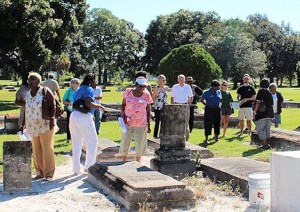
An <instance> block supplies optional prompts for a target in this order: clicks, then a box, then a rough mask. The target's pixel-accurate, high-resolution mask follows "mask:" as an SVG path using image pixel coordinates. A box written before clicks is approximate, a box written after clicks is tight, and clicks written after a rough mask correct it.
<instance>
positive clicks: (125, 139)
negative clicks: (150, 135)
mask: <svg viewBox="0 0 300 212" xmlns="http://www.w3.org/2000/svg"><path fill="white" fill-rule="evenodd" d="M126 128H127V131H126V132H125V133H123V134H122V139H121V145H120V151H119V152H120V155H122V156H127V155H128V151H129V148H130V142H131V140H132V137H133V139H134V144H135V153H136V156H142V155H144V154H145V153H146V150H147V128H146V127H133V126H126Z"/></svg>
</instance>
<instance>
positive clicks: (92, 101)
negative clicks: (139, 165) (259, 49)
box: [16, 71, 283, 180]
mask: <svg viewBox="0 0 300 212" xmlns="http://www.w3.org/2000/svg"><path fill="white" fill-rule="evenodd" d="M49 76H50V77H49V79H48V80H47V81H45V82H44V84H43V85H41V76H40V75H39V74H38V73H35V72H32V73H30V74H29V76H28V81H27V85H22V86H21V88H20V89H19V91H18V92H17V94H16V104H18V105H21V106H22V108H21V113H20V119H19V125H20V127H21V129H22V130H23V128H25V126H26V129H27V132H28V134H29V135H30V136H31V142H32V150H33V163H34V167H35V170H36V174H37V175H36V177H35V179H41V178H44V179H46V180H52V179H53V175H54V172H55V161H54V134H55V128H57V127H55V126H56V125H57V123H56V117H55V98H58V100H59V101H60V102H61V97H60V93H59V86H58V83H57V82H56V81H55V80H54V79H53V76H52V75H49ZM249 80H250V77H249V75H248V74H245V75H244V77H243V84H242V85H241V86H240V87H239V88H238V89H237V99H238V101H239V103H240V108H239V114H238V117H239V120H240V133H239V135H242V134H243V131H244V119H245V118H246V120H247V127H248V131H249V135H250V134H251V129H252V128H251V121H252V120H254V121H255V124H256V129H257V132H258V135H259V138H260V139H261V140H262V141H263V147H264V148H268V139H269V138H270V127H271V125H272V121H273V122H275V127H278V125H279V124H280V121H281V118H280V113H281V104H282V102H283V97H282V95H281V94H280V93H279V92H277V90H276V88H277V86H276V84H274V83H271V84H270V83H269V81H268V80H267V79H263V80H262V81H261V83H260V87H261V88H260V90H259V91H258V93H257V95H256V91H255V89H254V88H253V87H252V85H250V83H249ZM157 81H158V85H157V86H155V87H154V88H152V87H151V86H150V85H149V84H148V81H147V72H144V71H140V72H138V73H137V74H136V75H135V78H134V86H133V88H128V89H126V90H125V91H124V92H123V101H122V117H123V120H124V122H125V124H126V131H125V132H123V134H122V138H121V144H120V155H121V157H122V160H123V161H125V160H127V155H128V151H129V147H130V142H131V141H132V139H134V142H135V152H136V161H138V162H140V161H141V156H142V155H144V154H145V152H146V150H147V133H150V132H151V127H150V124H151V118H152V117H151V110H153V111H154V120H155V126H154V132H153V137H154V138H158V137H159V126H160V115H161V114H160V113H161V110H162V109H163V107H164V105H166V104H167V103H168V90H169V87H168V86H167V85H166V77H165V76H164V75H159V76H158V78H157ZM194 82H195V80H193V78H192V77H187V78H185V76H184V75H182V74H181V75H179V76H178V84H175V85H173V87H172V91H171V98H170V100H171V104H185V105H188V106H189V107H187V111H186V116H187V118H186V120H187V121H186V140H188V139H189V134H190V132H192V130H193V122H194V111H195V108H196V107H197V102H198V101H200V102H202V103H203V104H204V105H205V109H204V128H205V142H208V137H209V135H211V131H212V128H214V140H215V141H218V139H219V135H220V125H221V120H222V122H223V136H226V130H227V128H228V122H229V117H230V115H231V114H232V112H233V111H232V110H233V109H232V102H233V98H232V96H231V94H230V92H229V91H228V83H227V82H226V81H223V82H222V83H220V82H219V81H217V80H213V81H212V82H211V83H210V88H209V89H207V90H205V91H204V92H203V91H202V89H201V88H199V87H198V86H197V85H195V84H194ZM96 85H97V81H96V77H95V75H94V74H92V73H90V74H87V75H86V76H85V77H84V79H83V82H82V83H80V80H79V79H77V78H74V79H72V80H71V81H70V88H69V89H67V91H66V93H65V94H64V96H63V99H62V102H63V104H64V105H65V110H66V113H67V121H68V131H67V142H69V140H72V157H73V172H74V174H79V173H80V172H81V167H80V157H81V151H82V147H83V144H84V143H85V145H86V161H85V167H84V170H85V171H86V170H87V169H88V168H89V167H90V166H91V165H93V164H94V163H95V162H96V152H97V146H98V137H97V134H99V132H100V120H101V115H102V113H103V112H104V111H106V109H105V107H104V106H102V105H101V103H100V100H101V99H102V91H101V88H99V87H97V86H96ZM220 86H221V88H220ZM80 100H81V102H83V103H82V104H83V106H84V107H86V108H88V111H87V112H83V111H81V110H79V109H78V107H75V106H76V105H78V102H79V101H80ZM45 102H47V105H48V108H47V110H49V111H48V112H49V114H50V118H48V119H43V116H42V114H43V110H44V108H43V104H44V103H45ZM253 103H255V104H254V105H255V106H254V107H253ZM188 110H189V111H188ZM274 114H275V115H274ZM274 117H275V118H274Z"/></svg>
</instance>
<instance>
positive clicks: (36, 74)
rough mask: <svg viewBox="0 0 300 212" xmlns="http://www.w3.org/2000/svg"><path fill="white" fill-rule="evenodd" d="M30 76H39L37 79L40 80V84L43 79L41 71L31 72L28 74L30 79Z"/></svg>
mask: <svg viewBox="0 0 300 212" xmlns="http://www.w3.org/2000/svg"><path fill="white" fill-rule="evenodd" d="M30 77H35V78H37V79H38V80H39V84H40V83H41V81H42V77H41V75H40V74H39V73H37V72H30V73H29V75H28V79H29V78H30Z"/></svg>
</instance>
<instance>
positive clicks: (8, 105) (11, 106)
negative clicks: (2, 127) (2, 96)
mask: <svg viewBox="0 0 300 212" xmlns="http://www.w3.org/2000/svg"><path fill="white" fill-rule="evenodd" d="M18 108H20V106H17V105H15V102H10V101H0V111H7V110H15V109H18Z"/></svg>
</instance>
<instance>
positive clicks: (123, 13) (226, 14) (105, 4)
mask: <svg viewBox="0 0 300 212" xmlns="http://www.w3.org/2000/svg"><path fill="white" fill-rule="evenodd" d="M87 3H88V4H89V5H90V8H91V9H92V8H105V9H108V10H110V11H111V12H112V13H113V14H114V15H115V16H117V17H118V18H122V19H125V20H126V21H129V22H132V23H133V24H134V28H136V29H138V30H139V31H141V32H143V33H145V32H146V29H147V28H148V26H149V24H150V22H151V21H152V20H155V19H156V17H157V16H159V15H168V14H170V13H174V12H177V11H178V10H180V9H187V10H190V11H201V12H205V13H206V12H209V11H215V12H217V13H218V15H219V16H220V17H221V19H222V20H224V19H230V18H239V19H241V20H246V18H247V16H248V15H252V14H255V13H259V14H265V15H267V17H268V18H269V20H270V21H271V22H274V23H276V24H278V25H280V24H281V22H282V21H284V22H285V23H289V24H290V26H291V27H292V29H293V30H294V31H298V32H300V12H299V9H300V1H299V0H87Z"/></svg>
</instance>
